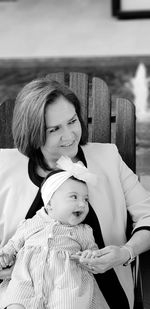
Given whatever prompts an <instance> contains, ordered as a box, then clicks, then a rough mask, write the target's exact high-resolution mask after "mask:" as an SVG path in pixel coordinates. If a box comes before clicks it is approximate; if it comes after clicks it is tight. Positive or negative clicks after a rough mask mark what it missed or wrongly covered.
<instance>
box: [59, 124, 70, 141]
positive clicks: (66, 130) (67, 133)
mask: <svg viewBox="0 0 150 309" xmlns="http://www.w3.org/2000/svg"><path fill="white" fill-rule="evenodd" d="M61 138H62V140H64V141H68V140H70V139H71V138H72V132H71V130H70V129H69V128H68V127H65V128H64V129H63V132H62V137H61Z"/></svg>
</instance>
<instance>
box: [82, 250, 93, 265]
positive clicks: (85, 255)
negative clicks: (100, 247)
mask: <svg viewBox="0 0 150 309" xmlns="http://www.w3.org/2000/svg"><path fill="white" fill-rule="evenodd" d="M92 258H93V251H92V250H84V251H83V252H81V255H80V262H81V263H82V261H83V260H84V259H92Z"/></svg>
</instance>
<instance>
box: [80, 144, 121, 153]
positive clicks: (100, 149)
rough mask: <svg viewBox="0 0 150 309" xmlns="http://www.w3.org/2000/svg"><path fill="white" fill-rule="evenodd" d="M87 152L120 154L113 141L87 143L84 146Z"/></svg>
mask: <svg viewBox="0 0 150 309" xmlns="http://www.w3.org/2000/svg"><path fill="white" fill-rule="evenodd" d="M82 149H83V151H84V152H85V154H89V155H90V154H92V155H98V156H107V155H108V156H112V155H114V156H116V155H118V149H117V146H116V145H115V144H111V143H87V144H86V145H84V146H82Z"/></svg>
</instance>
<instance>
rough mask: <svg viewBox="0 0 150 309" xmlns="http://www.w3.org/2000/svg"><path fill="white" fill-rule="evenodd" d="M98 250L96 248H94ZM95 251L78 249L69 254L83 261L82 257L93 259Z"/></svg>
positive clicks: (72, 257) (74, 258)
mask: <svg viewBox="0 0 150 309" xmlns="http://www.w3.org/2000/svg"><path fill="white" fill-rule="evenodd" d="M96 251H98V250H96ZM96 251H95V250H94V251H93V250H89V249H88V250H84V251H78V252H76V253H74V254H72V255H71V256H70V258H71V259H73V260H77V261H79V262H83V260H84V259H93V258H94V257H95V256H96Z"/></svg>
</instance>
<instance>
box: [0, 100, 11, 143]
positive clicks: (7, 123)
mask: <svg viewBox="0 0 150 309" xmlns="http://www.w3.org/2000/svg"><path fill="white" fill-rule="evenodd" d="M13 109H14V103H13V102H10V100H7V101H5V102H3V103H2V104H1V105H0V148H13V147H14V142H13V137H12V129H11V125H12V115H13Z"/></svg>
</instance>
